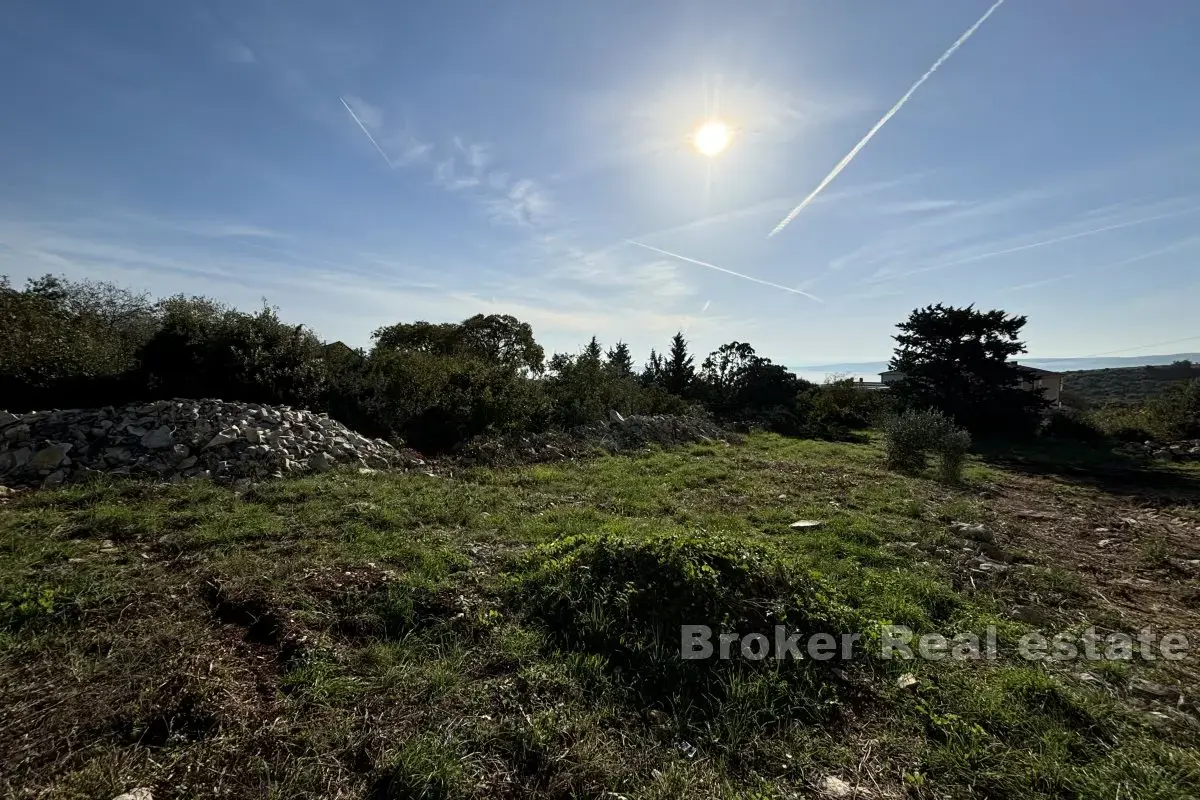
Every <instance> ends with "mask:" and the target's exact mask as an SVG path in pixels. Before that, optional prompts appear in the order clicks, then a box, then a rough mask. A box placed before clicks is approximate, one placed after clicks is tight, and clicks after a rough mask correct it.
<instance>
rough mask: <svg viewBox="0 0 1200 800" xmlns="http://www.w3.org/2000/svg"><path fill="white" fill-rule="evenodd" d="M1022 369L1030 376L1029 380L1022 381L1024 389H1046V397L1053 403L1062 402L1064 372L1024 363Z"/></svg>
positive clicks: (1058, 403)
mask: <svg viewBox="0 0 1200 800" xmlns="http://www.w3.org/2000/svg"><path fill="white" fill-rule="evenodd" d="M1021 369H1023V370H1024V371H1025V374H1027V375H1028V376H1029V379H1028V380H1024V381H1021V388H1022V389H1044V390H1045V391H1046V394H1045V397H1046V399H1047V400H1049V401H1050V403H1051V404H1052V405H1056V406H1057V405H1061V404H1062V388H1063V374H1062V373H1061V372H1051V371H1050V370H1048V369H1038V368H1037V367H1026V366H1024V365H1022V366H1021Z"/></svg>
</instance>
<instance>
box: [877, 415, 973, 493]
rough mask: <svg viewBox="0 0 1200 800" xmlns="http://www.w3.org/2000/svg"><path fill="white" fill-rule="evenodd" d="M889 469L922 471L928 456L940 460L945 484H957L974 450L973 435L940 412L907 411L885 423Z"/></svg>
mask: <svg viewBox="0 0 1200 800" xmlns="http://www.w3.org/2000/svg"><path fill="white" fill-rule="evenodd" d="M884 434H885V435H886V437H887V439H886V447H887V464H888V468H889V469H897V470H905V471H913V472H915V471H919V470H922V469H924V468H925V466H926V464H927V463H928V459H929V454H930V453H936V454H937V455H938V457H939V459H940V464H939V474H940V476H941V478H942V480H945V481H948V482H955V481H958V480H959V479H960V478H961V477H962V468H963V464H964V462H965V461H966V456H967V452H968V451H969V450H970V448H971V435H970V434H969V433H967V431H965V430H964V429H962V428H960V427H958V426H957V425H955V424H954V422H953V421H952V420H951V419H950V418H949V417H947V416H946V415H945V414H943V413H941V412H940V411H935V410H921V411H918V410H914V409H908V410H906V411H904V412H902V413H900V414H896V415H894V416H891V417H889V418H888V419H887V420H886V421H885V423H884Z"/></svg>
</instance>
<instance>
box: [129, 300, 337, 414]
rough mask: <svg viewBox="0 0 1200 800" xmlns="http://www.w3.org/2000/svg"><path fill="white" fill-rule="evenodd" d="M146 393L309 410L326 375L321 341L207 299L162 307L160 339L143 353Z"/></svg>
mask: <svg viewBox="0 0 1200 800" xmlns="http://www.w3.org/2000/svg"><path fill="white" fill-rule="evenodd" d="M138 358H139V360H140V362H141V367H140V369H141V372H142V374H143V375H144V378H145V381H146V387H147V391H148V392H149V393H150V394H151V395H153V396H157V397H216V398H219V399H222V400H242V401H246V402H259V403H284V404H288V405H297V406H304V407H309V408H311V407H314V406H316V405H318V404H319V401H320V398H321V397H322V396H323V395H324V393H325V383H326V380H327V375H328V373H327V369H326V362H325V351H324V347H323V345H322V344H321V342H320V340H319V339H317V337H316V336H315V335H313V333H312V332H311V331H308V330H306V329H305V327H304V326H303V325H290V324H288V323H285V322H283V321H281V320H280V319H279V317H278V315H277V312H276V310H275V309H273V308H271V307H269V306H266V305H264V306H263V308H262V309H260V310H259V311H258V313H256V314H246V313H244V312H241V311H234V310H232V309H228V308H225V307H223V306H221V305H220V304H218V303H214V302H213V301H211V300H208V299H206V298H191V299H187V298H183V297H175V298H171V299H169V300H167V301H164V303H163V320H162V325H161V327H160V328H159V330H158V332H157V333H155V335H154V336H153V337H152V338H151V339H150V340H149V341H148V342H147V343H146V344H145V346H143V347H142V348H141V350H140V351H139V352H138Z"/></svg>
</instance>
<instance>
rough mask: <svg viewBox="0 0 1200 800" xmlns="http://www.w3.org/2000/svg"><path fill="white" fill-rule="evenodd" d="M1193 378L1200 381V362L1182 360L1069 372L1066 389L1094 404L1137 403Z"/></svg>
mask: <svg viewBox="0 0 1200 800" xmlns="http://www.w3.org/2000/svg"><path fill="white" fill-rule="evenodd" d="M1191 378H1200V362H1192V361H1189V360H1180V361H1176V362H1175V363H1173V364H1165V365H1149V366H1141V367H1117V368H1112V369H1088V370H1080V371H1077V372H1067V373H1066V376H1065V377H1064V378H1063V390H1064V393H1065V394H1068V395H1070V396H1073V397H1078V398H1081V399H1083V400H1086V401H1087V402H1088V403H1093V404H1097V403H1135V402H1139V401H1142V400H1148V399H1149V398H1151V397H1154V396H1155V395H1157V394H1159V393H1160V392H1162V390H1163V389H1165V388H1166V387H1167V386H1169V385H1171V384H1172V383H1178V382H1180V381H1186V380H1189V379H1191Z"/></svg>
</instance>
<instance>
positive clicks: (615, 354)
mask: <svg viewBox="0 0 1200 800" xmlns="http://www.w3.org/2000/svg"><path fill="white" fill-rule="evenodd" d="M607 358H608V366H609V369H611V370H612V371H613V372H614V373H616V374H617V375H621V376H629V375H632V374H633V356H631V355H630V354H629V345H627V344H625V343H624V342H617V343H616V344H615V345H613V346H612V347H611V348H610V349H609V351H608V355H607Z"/></svg>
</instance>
